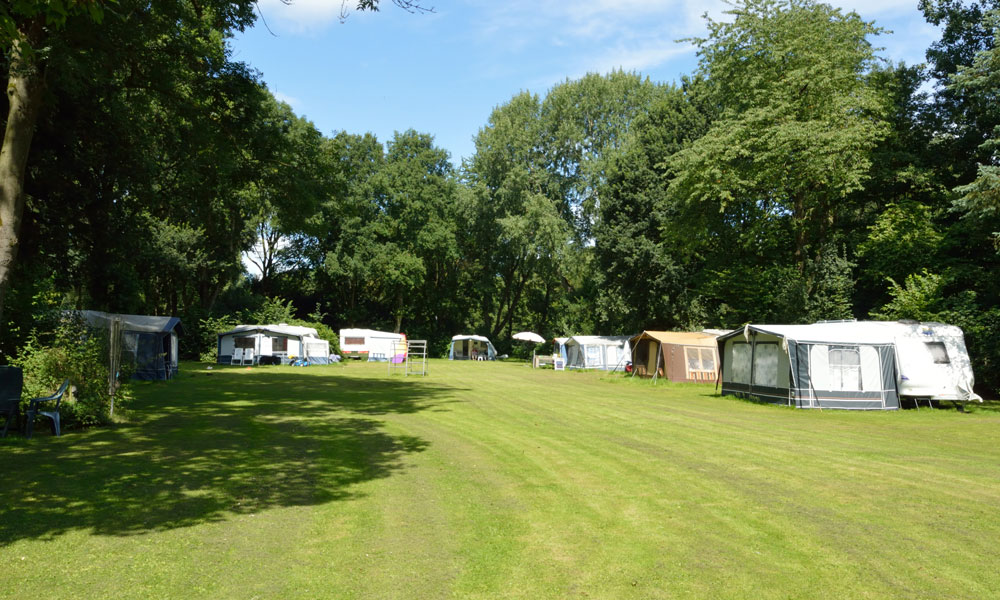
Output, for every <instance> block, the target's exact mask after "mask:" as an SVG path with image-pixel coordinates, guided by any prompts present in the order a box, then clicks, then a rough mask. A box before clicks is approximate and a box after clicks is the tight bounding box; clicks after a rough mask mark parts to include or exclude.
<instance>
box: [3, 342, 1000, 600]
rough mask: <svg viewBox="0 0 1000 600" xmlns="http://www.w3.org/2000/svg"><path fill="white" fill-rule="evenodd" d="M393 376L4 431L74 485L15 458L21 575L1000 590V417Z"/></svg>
mask: <svg viewBox="0 0 1000 600" xmlns="http://www.w3.org/2000/svg"><path fill="white" fill-rule="evenodd" d="M386 371H387V369H386V366H385V365H384V364H357V363H353V364H350V365H347V366H342V367H323V368H315V367H311V368H308V369H293V368H259V369H251V370H245V369H221V370H219V369H216V370H215V371H214V372H213V373H212V374H211V375H209V374H207V373H206V372H204V371H203V370H200V369H198V368H194V369H191V368H190V367H189V368H188V369H185V375H184V376H183V377H182V378H181V379H180V380H178V381H175V382H171V383H169V384H165V385H160V384H154V385H148V386H142V387H141V388H140V389H141V394H142V395H143V398H142V400H141V401H140V402H139V403H138V404H137V406H136V408H135V409H134V410H133V415H132V417H133V423H134V424H135V425H134V426H130V427H125V428H113V429H110V430H95V431H88V432H74V433H72V434H71V435H68V436H64V437H63V438H60V439H59V440H55V439H52V438H48V437H40V438H39V439H38V440H37V441H35V442H32V443H31V444H32V447H31V448H29V447H28V446H27V445H26V444H25V443H24V442H23V441H18V440H17V439H16V438H15V439H14V441H12V442H9V443H7V442H6V441H5V443H4V444H3V445H0V452H4V453H7V452H9V453H10V455H11V457H13V458H19V457H23V456H27V455H28V454H29V453H30V454H31V455H32V456H33V458H34V459H35V460H36V461H38V462H39V465H38V466H39V468H40V469H41V471H42V472H44V473H47V474H49V475H51V476H52V477H53V478H56V479H52V480H48V479H46V480H40V481H33V480H32V479H31V478H30V474H29V472H28V471H22V472H20V474H18V473H17V472H16V470H17V468H19V467H16V466H15V473H14V474H13V478H14V479H15V481H19V482H21V481H23V483H16V484H15V485H14V487H13V488H9V489H8V490H7V491H5V492H4V491H0V500H8V499H9V498H12V497H13V496H11V495H10V494H15V495H17V494H20V497H22V498H24V499H26V503H27V504H26V503H25V502H14V503H12V502H7V503H6V504H4V505H3V506H5V507H6V508H0V568H2V569H4V570H5V572H9V573H12V574H13V575H14V577H15V581H16V582H17V583H18V584H20V585H18V586H17V589H18V591H19V593H20V592H24V593H28V594H31V595H32V597H59V596H58V595H56V594H52V593H51V591H52V590H53V589H58V588H51V587H48V586H47V580H46V578H40V577H35V576H34V574H33V573H31V572H29V571H30V569H28V570H26V568H25V565H24V564H22V563H21V561H18V560H14V559H12V558H11V556H12V555H11V553H10V552H5V550H10V551H13V552H15V553H17V554H19V555H22V556H25V558H26V561H25V562H29V563H30V562H31V561H33V560H41V559H42V558H43V557H45V556H47V555H48V554H49V552H50V551H52V550H55V551H58V552H60V555H61V556H66V557H70V558H74V557H75V558H76V559H77V560H76V561H75V562H76V563H80V564H86V565H87V567H86V569H77V570H73V569H69V568H67V569H62V571H61V573H60V575H61V576H62V581H63V583H64V584H66V585H72V586H73V588H72V589H74V590H82V591H84V592H90V594H89V595H90V596H100V597H150V596H155V597H190V595H191V594H192V593H193V594H194V595H200V596H202V597H218V598H246V597H260V598H265V597H281V598H319V597H330V598H415V597H420V598H497V597H507V598H547V597H551V598H565V597H591V598H595V597H598V598H600V597H604V598H684V597H699V598H705V597H711V598H727V597H729V598H746V597H754V598H788V597H830V596H836V597H842V598H885V597H911V598H925V597H941V598H962V597H991V596H996V595H997V594H998V590H1000V584H998V581H997V573H998V571H1000V569H998V559H997V558H996V557H995V556H994V554H995V552H994V551H993V545H994V543H995V540H996V539H998V538H1000V527H998V519H997V517H996V516H995V515H994V514H992V513H993V511H992V507H993V506H995V504H996V501H997V499H998V494H1000V485H998V483H997V482H998V479H1000V478H998V477H997V475H998V474H1000V473H998V464H1000V460H998V458H1000V448H998V445H997V444H996V443H995V442H996V441H997V440H996V434H995V432H996V431H997V429H996V427H997V425H998V419H997V418H996V417H995V416H993V415H991V414H988V413H978V414H973V415H960V414H957V413H951V412H946V411H928V410H921V411H919V412H915V411H904V412H896V413H892V414H879V413H844V412H832V411H826V412H823V413H820V412H814V411H796V410H790V409H784V408H778V407H771V406H759V405H754V404H751V403H746V402H740V401H734V400H731V399H726V398H718V397H715V396H714V395H713V391H714V390H713V388H712V386H691V385H686V386H685V385H675V384H669V383H665V382H659V383H658V384H657V385H656V386H652V385H651V384H650V382H648V381H639V380H622V379H620V378H614V377H609V376H606V375H600V374H580V373H555V372H552V371H536V370H532V369H530V368H527V367H525V366H523V365H517V364H502V363H501V364H491V363H468V362H466V363H451V362H447V361H432V363H431V375H430V376H429V377H427V378H404V377H401V376H399V375H396V376H391V377H390V376H388V375H387V373H386ZM38 442H41V444H39V443H38ZM70 442H72V443H71V444H70ZM43 444H44V445H43ZM113 460H114V461H117V462H119V463H121V464H120V467H121V469H118V468H117V466H114V465H116V464H117V463H115V462H112V461H113ZM12 464H14V465H18V464H19V463H18V461H17V460H14V461H12ZM26 475H29V476H28V477H27V478H25V479H17V478H18V477H24V476H26ZM60 475H61V476H63V479H62V480H59V479H57V478H58V477H60ZM88 480H100V481H102V483H101V485H100V486H98V487H96V488H95V487H93V486H89V487H88V485H86V482H87V481H88ZM11 489H13V490H15V491H13V492H12V491H10V490H11ZM60 501H64V504H63V505H62V506H63V508H62V509H61V512H60V510H58V509H49V510H46V509H44V507H45V506H59V502H60ZM157 503H159V507H160V508H161V509H162V510H158V509H157ZM11 507H14V508H11ZM67 507H68V508H67ZM30 508H34V509H35V510H36V511H39V510H40V511H41V512H37V513H36V514H33V515H32V513H31V510H29V509H30ZM24 515H31V516H33V517H34V518H29V519H27V520H25V521H23V522H20V521H16V519H15V520H14V521H12V520H11V519H9V518H8V517H12V516H14V517H20V516H24ZM116 515H118V517H119V520H118V521H116V520H115V516H116ZM11 523H13V524H11ZM123 533H127V535H124V536H123V535H122V534H123ZM43 539H45V540H48V541H45V542H42V541H41V540H43ZM105 556H106V557H107V558H106V559H105V558H103V557H105ZM221 573H225V575H220V574H221ZM112 574H114V575H115V576H114V577H113V576H112ZM115 577H117V578H115ZM111 581H115V582H120V583H109V582H111ZM3 594H4V592H2V591H0V597H2V596H3ZM82 595H87V594H86V593H84V594H82Z"/></svg>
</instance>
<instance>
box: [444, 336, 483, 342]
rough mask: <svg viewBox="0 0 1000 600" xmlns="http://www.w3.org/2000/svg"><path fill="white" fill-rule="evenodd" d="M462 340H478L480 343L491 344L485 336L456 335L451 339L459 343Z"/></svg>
mask: <svg viewBox="0 0 1000 600" xmlns="http://www.w3.org/2000/svg"><path fill="white" fill-rule="evenodd" d="M460 340H476V341H479V342H486V343H489V341H490V340H489V338H487V337H486V336H484V335H454V336H452V337H451V341H453V342H457V341H460Z"/></svg>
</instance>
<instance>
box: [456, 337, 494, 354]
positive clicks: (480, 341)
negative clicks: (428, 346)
mask: <svg viewBox="0 0 1000 600" xmlns="http://www.w3.org/2000/svg"><path fill="white" fill-rule="evenodd" d="M496 358H497V350H496V348H494V347H493V343H492V342H491V341H490V340H489V339H488V338H487V337H486V336H482V335H456V336H452V338H451V347H450V348H449V350H448V359H449V360H496Z"/></svg>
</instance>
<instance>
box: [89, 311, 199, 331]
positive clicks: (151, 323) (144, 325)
mask: <svg viewBox="0 0 1000 600" xmlns="http://www.w3.org/2000/svg"><path fill="white" fill-rule="evenodd" d="M80 315H81V316H82V317H83V319H84V320H85V321H86V322H87V323H88V324H90V325H92V326H93V325H99V326H102V327H103V326H105V325H107V324H108V322H109V321H110V320H111V319H113V318H115V317H118V318H120V319H121V320H122V329H124V330H125V331H141V332H147V333H160V332H167V331H172V330H173V329H174V328H175V327H177V325H179V324H180V322H181V320H180V319H178V318H177V317H156V316H152V315H119V314H114V313H106V312H102V311H99V310H81V311H80Z"/></svg>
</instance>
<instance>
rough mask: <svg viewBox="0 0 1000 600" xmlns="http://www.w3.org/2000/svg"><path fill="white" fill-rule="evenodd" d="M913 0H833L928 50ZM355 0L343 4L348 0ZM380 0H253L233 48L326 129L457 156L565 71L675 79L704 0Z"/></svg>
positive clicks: (885, 41) (720, 6) (888, 49)
mask: <svg viewBox="0 0 1000 600" xmlns="http://www.w3.org/2000/svg"><path fill="white" fill-rule="evenodd" d="M917 2H918V0H869V1H862V0H841V1H834V2H830V3H831V4H833V5H835V6H839V7H842V8H844V9H846V10H855V11H857V12H858V13H859V14H860V15H861V16H862V17H864V18H865V19H867V20H873V21H875V22H876V24H877V25H879V26H881V27H884V28H886V29H891V30H892V31H893V33H892V34H885V35H882V36H879V37H878V38H876V39H875V40H873V41H874V43H875V45H876V46H881V47H884V50H883V51H882V52H881V53H880V54H881V55H882V56H883V57H885V58H888V59H891V60H894V61H905V62H906V63H907V64H916V63H920V62H923V59H924V50H925V49H926V48H927V46H928V45H929V44H930V43H931V42H932V41H934V40H935V39H937V36H938V32H937V30H936V29H935V28H934V27H933V26H931V25H929V24H927V23H926V22H924V20H923V18H922V15H921V14H920V11H919V10H918V9H917ZM355 3H356V2H355V0H349V4H350V5H353V4H355ZM382 5H383V8H382V9H381V11H380V12H378V13H358V12H353V11H351V12H350V14H349V16H348V17H347V19H346V21H345V22H344V23H341V21H340V19H339V15H340V9H341V4H340V1H339V0H293V3H292V4H291V5H285V4H283V3H282V2H281V1H280V0H261V1H260V3H259V6H260V12H261V14H262V15H263V19H264V21H266V23H267V26H268V27H265V26H264V24H263V22H262V21H261V20H258V24H257V26H256V27H255V28H254V29H252V30H250V31H248V32H246V33H244V34H242V35H239V36H238V37H237V38H236V39H234V40H233V41H232V48H233V58H234V59H235V60H240V61H243V62H246V63H248V64H250V65H251V66H253V67H254V68H256V69H257V70H259V71H261V73H262V74H263V80H264V81H265V82H266V83H267V85H268V87H269V88H270V89H271V91H272V92H274V94H275V95H276V96H277V97H278V98H279V99H281V100H284V101H285V102H288V103H289V104H290V105H291V106H292V107H293V108H294V110H295V112H296V113H297V114H299V115H301V116H305V117H306V118H308V119H310V120H311V121H312V122H313V123H314V124H315V125H316V127H317V128H318V129H319V130H320V131H321V132H323V133H324V134H326V135H331V134H332V133H333V132H335V131H340V130H344V131H348V132H350V133H365V132H369V131H370V132H372V133H374V134H375V135H376V136H377V137H378V139H379V140H380V141H382V142H386V141H388V140H390V139H391V138H392V135H393V132H394V131H403V130H406V129H410V128H413V129H416V130H417V131H420V132H423V133H429V134H431V135H433V136H434V138H435V142H436V144H437V145H438V146H440V147H442V148H445V149H446V150H448V151H449V152H450V153H451V156H452V161H453V162H454V163H455V164H456V165H457V164H459V162H460V160H461V158H462V157H467V156H469V155H471V154H472V152H473V142H472V139H473V137H474V136H475V135H476V132H477V131H478V130H479V129H480V128H481V127H483V126H484V125H485V124H486V120H487V118H488V117H489V114H490V112H491V111H492V110H493V108H494V107H496V106H498V105H500V104H503V103H505V102H506V101H507V100H509V99H510V98H511V97H512V96H513V95H514V94H516V93H518V92H520V91H522V90H529V91H531V92H534V93H537V94H539V95H544V94H545V92H546V91H547V90H548V89H549V88H551V87H552V86H553V85H555V84H557V83H559V82H561V81H564V80H565V79H567V78H570V79H575V78H577V77H580V76H582V75H584V74H586V73H588V72H597V73H606V72H608V71H610V70H612V69H615V68H624V69H625V70H627V71H637V72H639V73H642V74H643V75H648V76H649V77H650V78H651V79H652V80H654V81H660V82H672V81H676V80H677V79H678V78H679V77H680V76H681V75H684V74H689V73H692V72H694V70H695V67H696V64H697V57H696V55H695V52H694V49H693V48H692V47H691V45H690V44H687V43H677V41H676V40H679V39H682V38H685V37H690V36H698V35H702V34H704V31H705V28H704V20H703V19H702V17H701V15H702V14H704V13H705V12H706V11H707V12H708V13H709V14H710V15H712V16H715V17H721V15H722V11H724V10H725V8H726V5H725V3H724V2H722V1H716V0H709V1H704V2H697V1H693V0H575V1H574V0H427V2H426V3H425V4H424V5H425V6H432V7H433V8H434V13H433V14H409V13H407V12H405V11H403V10H401V9H399V8H397V7H395V6H394V5H392V3H391V0H382Z"/></svg>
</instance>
